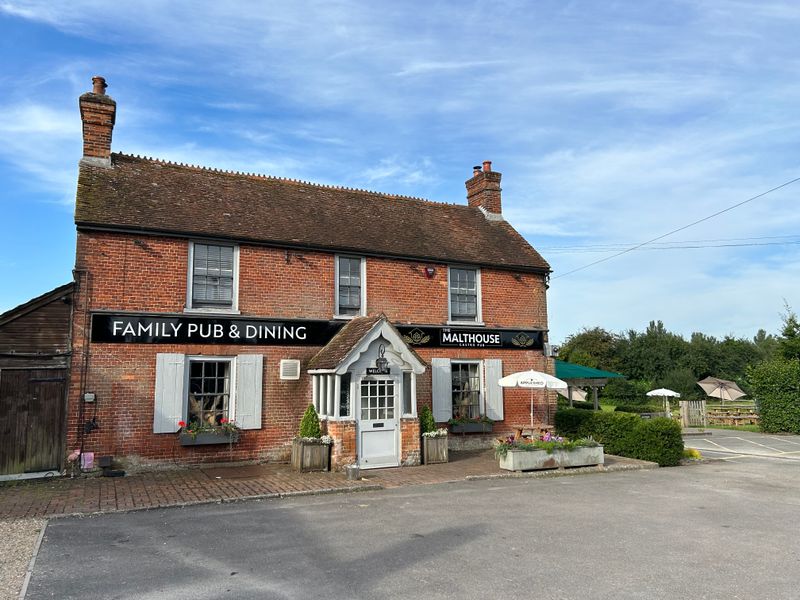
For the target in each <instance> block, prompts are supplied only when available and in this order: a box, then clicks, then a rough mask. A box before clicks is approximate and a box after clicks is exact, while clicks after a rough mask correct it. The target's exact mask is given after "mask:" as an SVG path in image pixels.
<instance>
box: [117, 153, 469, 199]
mask: <svg viewBox="0 0 800 600" xmlns="http://www.w3.org/2000/svg"><path fill="white" fill-rule="evenodd" d="M114 154H117V155H119V156H123V157H127V158H135V159H139V160H146V161H149V162H153V163H156V164H161V165H168V166H173V167H183V168H186V169H193V170H195V171H205V172H207V173H219V174H220V175H231V176H233V177H247V178H249V179H263V180H269V181H279V182H284V183H289V184H292V185H298V186H299V185H310V186H313V187H316V188H321V189H329V190H340V191H345V192H358V193H361V194H369V195H370V196H377V197H380V198H385V199H386V198H388V199H391V200H412V201H414V202H422V203H425V204H431V205H433V206H456V207H461V208H471V207H469V206H467V205H466V204H459V203H457V202H441V201H438V200H430V199H428V198H422V197H421V196H410V195H408V194H391V193H388V192H379V191H376V190H368V189H365V188H357V187H348V186H343V185H337V184H333V183H318V182H315V181H306V180H302V179H293V178H291V177H280V176H277V175H268V174H265V173H256V172H253V171H237V170H236V169H220V168H217V167H207V166H204V165H192V164H188V163H183V162H177V161H172V160H169V159H165V158H158V157H153V156H145V155H142V156H139V155H138V154H136V155H134V154H126V153H124V152H114Z"/></svg>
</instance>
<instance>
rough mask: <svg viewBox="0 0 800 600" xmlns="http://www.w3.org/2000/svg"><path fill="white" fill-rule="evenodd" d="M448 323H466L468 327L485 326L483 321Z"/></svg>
mask: <svg viewBox="0 0 800 600" xmlns="http://www.w3.org/2000/svg"><path fill="white" fill-rule="evenodd" d="M447 324H448V325H466V326H469V327H486V323H484V322H483V321H448V322H447Z"/></svg>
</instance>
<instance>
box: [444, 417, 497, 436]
mask: <svg viewBox="0 0 800 600" xmlns="http://www.w3.org/2000/svg"><path fill="white" fill-rule="evenodd" d="M493 423H494V421H492V420H491V419H490V418H489V417H456V418H453V419H450V420H449V421H448V424H449V425H450V431H451V432H452V433H491V432H492V424H493Z"/></svg>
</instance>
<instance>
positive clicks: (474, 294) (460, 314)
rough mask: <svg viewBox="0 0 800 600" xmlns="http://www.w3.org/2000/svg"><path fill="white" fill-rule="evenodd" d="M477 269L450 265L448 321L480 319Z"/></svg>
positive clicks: (469, 321)
mask: <svg viewBox="0 0 800 600" xmlns="http://www.w3.org/2000/svg"><path fill="white" fill-rule="evenodd" d="M479 281H480V276H479V273H478V270H477V269H461V268H456V267H450V321H463V322H466V323H475V322H478V321H480V316H479V312H478V306H479V305H478V285H479Z"/></svg>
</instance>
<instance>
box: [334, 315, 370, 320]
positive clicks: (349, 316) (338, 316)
mask: <svg viewBox="0 0 800 600" xmlns="http://www.w3.org/2000/svg"><path fill="white" fill-rule="evenodd" d="M363 316H364V315H333V320H334V321H352V320H353V319H356V318H358V317H363Z"/></svg>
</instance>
